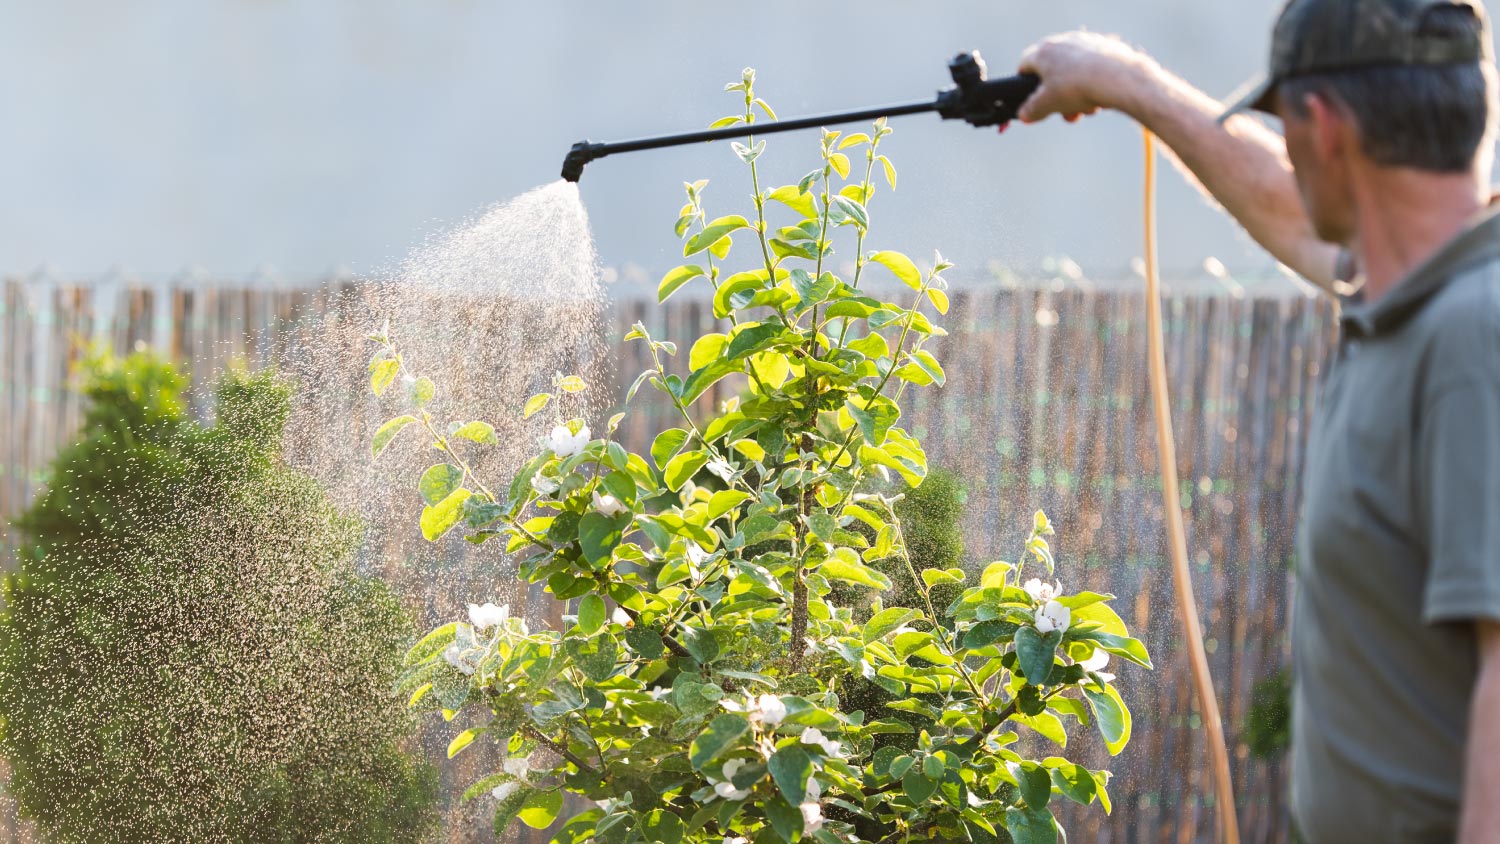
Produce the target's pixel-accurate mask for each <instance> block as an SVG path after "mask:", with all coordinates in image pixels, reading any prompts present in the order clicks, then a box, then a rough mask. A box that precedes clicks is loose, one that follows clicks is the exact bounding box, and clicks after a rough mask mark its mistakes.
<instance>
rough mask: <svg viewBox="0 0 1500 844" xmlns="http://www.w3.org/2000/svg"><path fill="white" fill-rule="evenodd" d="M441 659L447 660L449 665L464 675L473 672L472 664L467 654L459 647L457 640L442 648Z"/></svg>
mask: <svg viewBox="0 0 1500 844" xmlns="http://www.w3.org/2000/svg"><path fill="white" fill-rule="evenodd" d="M443 659H445V660H447V662H448V664H449V665H451V666H453V667H454V668H457V669H458V670H459V671H460V672H461V673H463V674H464V675H471V674H473V673H474V664H473V663H472V662H470V661H469V657H468V654H467V653H466V652H465V651H464V649H463V648H461V647H459V645H458V643H457V642H454V643H453V644H451V645H449V646H448V647H447V648H446V649H444V650H443Z"/></svg>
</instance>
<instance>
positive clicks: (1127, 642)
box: [1074, 615, 1151, 668]
mask: <svg viewBox="0 0 1500 844" xmlns="http://www.w3.org/2000/svg"><path fill="white" fill-rule="evenodd" d="M1077 618H1078V617H1077V616H1076V615H1075V616H1074V619H1075V621H1074V623H1075V624H1076V623H1077V621H1076V619H1077ZM1078 638H1079V639H1080V640H1086V641H1092V642H1093V643H1094V644H1095V645H1097V646H1099V647H1101V648H1103V649H1104V650H1106V651H1109V652H1110V653H1112V654H1115V655H1116V656H1121V657H1124V658H1125V659H1128V660H1130V661H1131V662H1133V663H1135V664H1137V665H1141V666H1144V667H1146V668H1150V667H1151V655H1150V654H1149V653H1147V652H1146V646H1145V645H1144V644H1142V643H1141V641H1140V640H1139V639H1132V638H1130V637H1129V636H1116V635H1114V634H1113V633H1105V632H1103V631H1099V630H1091V631H1089V632H1087V633H1083V634H1080V635H1079V636H1078Z"/></svg>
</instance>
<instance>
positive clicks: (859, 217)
mask: <svg viewBox="0 0 1500 844" xmlns="http://www.w3.org/2000/svg"><path fill="white" fill-rule="evenodd" d="M833 205H834V207H835V208H837V209H839V210H840V211H842V212H843V213H844V216H845V217H847V218H848V219H850V220H853V221H854V223H855V224H856V225H858V226H859V227H860V228H862V229H865V228H869V227H870V215H869V214H868V213H867V212H866V211H865V206H863V205H861V204H860V203H858V202H855V201H854V200H852V199H850V198H849V197H847V196H842V195H840V196H835V197H834V198H833Z"/></svg>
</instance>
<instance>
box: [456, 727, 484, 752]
mask: <svg viewBox="0 0 1500 844" xmlns="http://www.w3.org/2000/svg"><path fill="white" fill-rule="evenodd" d="M482 732H484V730H482V729H474V730H464V731H463V732H461V733H459V734H458V735H456V736H454V737H453V741H450V742H448V758H449V759H452V758H453V757H455V756H457V755H458V754H459V752H460V751H462V750H463V749H464V748H466V747H468V746H469V745H471V744H473V743H474V739H475V738H476V737H477V736H478V735H479V734H480V733H482Z"/></svg>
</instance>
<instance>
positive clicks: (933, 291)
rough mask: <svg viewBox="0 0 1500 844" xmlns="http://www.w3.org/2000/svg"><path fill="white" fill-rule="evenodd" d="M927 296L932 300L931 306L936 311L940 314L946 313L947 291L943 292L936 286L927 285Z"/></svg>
mask: <svg viewBox="0 0 1500 844" xmlns="http://www.w3.org/2000/svg"><path fill="white" fill-rule="evenodd" d="M927 298H928V299H929V300H930V301H931V302H932V306H933V307H934V308H936V309H937V312H938V313H940V314H946V313H948V294H947V293H944V292H943V291H941V290H939V289H937V288H936V287H929V288H927Z"/></svg>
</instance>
